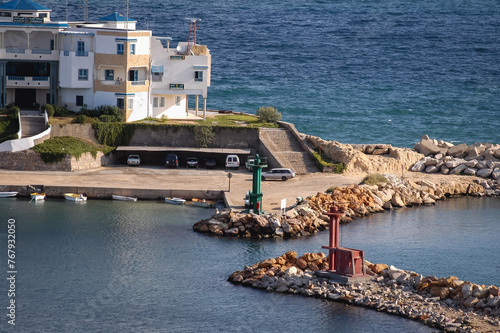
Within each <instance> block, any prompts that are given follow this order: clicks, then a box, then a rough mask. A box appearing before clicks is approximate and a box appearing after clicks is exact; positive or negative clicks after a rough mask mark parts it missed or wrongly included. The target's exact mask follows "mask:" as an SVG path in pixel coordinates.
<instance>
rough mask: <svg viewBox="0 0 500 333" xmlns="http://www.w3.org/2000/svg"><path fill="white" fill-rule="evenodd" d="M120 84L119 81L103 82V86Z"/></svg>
mask: <svg viewBox="0 0 500 333" xmlns="http://www.w3.org/2000/svg"><path fill="white" fill-rule="evenodd" d="M120 82H121V81H119V80H101V84H102V85H105V86H119V85H120Z"/></svg>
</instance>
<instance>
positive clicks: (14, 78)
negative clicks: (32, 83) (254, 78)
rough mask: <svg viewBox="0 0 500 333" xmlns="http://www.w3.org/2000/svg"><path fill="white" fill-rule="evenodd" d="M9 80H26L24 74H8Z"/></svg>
mask: <svg viewBox="0 0 500 333" xmlns="http://www.w3.org/2000/svg"><path fill="white" fill-rule="evenodd" d="M8 79H9V80H12V81H24V79H25V77H24V76H8Z"/></svg>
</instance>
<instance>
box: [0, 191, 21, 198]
mask: <svg viewBox="0 0 500 333" xmlns="http://www.w3.org/2000/svg"><path fill="white" fill-rule="evenodd" d="M17 193H19V192H0V198H10V197H15V196H16V195H17Z"/></svg>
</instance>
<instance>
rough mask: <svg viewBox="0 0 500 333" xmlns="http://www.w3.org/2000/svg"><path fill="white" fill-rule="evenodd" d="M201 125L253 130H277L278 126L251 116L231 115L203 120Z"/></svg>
mask: <svg viewBox="0 0 500 333" xmlns="http://www.w3.org/2000/svg"><path fill="white" fill-rule="evenodd" d="M198 123H199V124H206V125H217V126H224V127H232V126H234V127H242V126H244V127H251V128H257V127H267V128H277V127H278V124H276V123H273V122H265V121H262V120H261V119H260V118H258V117H255V116H251V115H244V114H230V115H220V116H215V117H210V118H207V120H201V121H198Z"/></svg>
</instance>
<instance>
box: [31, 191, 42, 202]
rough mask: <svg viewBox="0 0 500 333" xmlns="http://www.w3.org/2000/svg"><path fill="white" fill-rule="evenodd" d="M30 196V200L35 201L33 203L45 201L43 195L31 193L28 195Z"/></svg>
mask: <svg viewBox="0 0 500 333" xmlns="http://www.w3.org/2000/svg"><path fill="white" fill-rule="evenodd" d="M30 196H31V200H35V201H38V200H45V193H37V192H35V193H31V194H30Z"/></svg>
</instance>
